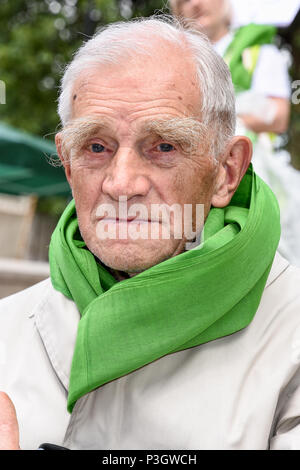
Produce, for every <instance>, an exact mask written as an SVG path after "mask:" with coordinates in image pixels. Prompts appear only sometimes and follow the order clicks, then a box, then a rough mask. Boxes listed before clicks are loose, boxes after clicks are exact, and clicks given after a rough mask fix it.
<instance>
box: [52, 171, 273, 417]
mask: <svg viewBox="0 0 300 470" xmlns="http://www.w3.org/2000/svg"><path fill="white" fill-rule="evenodd" d="M279 237H280V224H279V209H278V205H277V201H276V199H275V196H274V195H273V193H272V192H271V190H270V189H269V187H268V186H267V185H266V184H265V183H264V182H263V181H262V180H261V179H260V178H259V177H258V176H257V175H256V174H255V173H254V172H253V170H252V166H250V167H249V169H248V171H247V173H246V175H245V176H244V178H243V180H242V182H241V184H240V186H239V188H238V190H237V192H236V193H235V195H234V197H233V199H232V201H231V203H230V205H229V206H227V207H225V208H223V209H219V208H212V209H211V210H210V212H209V215H208V217H207V219H206V222H205V227H204V242H203V243H202V244H201V245H200V246H198V247H196V248H194V249H192V250H189V251H186V252H184V253H182V254H180V255H178V256H175V257H173V258H170V259H168V260H166V261H164V262H162V263H160V264H157V265H155V266H153V267H151V268H149V269H147V270H146V271H144V272H142V273H140V274H138V275H136V276H135V277H132V278H129V279H126V280H124V281H121V282H117V281H116V280H115V279H114V278H113V277H112V275H111V274H110V273H109V272H108V271H107V270H106V269H105V268H104V266H102V265H101V264H99V263H97V262H96V260H95V258H94V256H93V255H92V254H91V252H90V251H88V249H87V248H86V245H85V243H84V242H83V240H82V239H81V237H80V234H79V230H78V223H77V218H76V211H75V205H74V202H73V201H72V202H71V203H70V204H69V205H68V207H67V208H66V210H65V212H64V213H63V215H62V217H61V219H60V221H59V223H58V225H57V227H56V229H55V231H54V233H53V235H52V239H51V244H50V254H49V257H50V270H51V280H52V284H53V286H54V288H55V289H56V290H58V291H60V292H62V293H63V294H64V295H65V296H67V297H68V298H70V299H72V300H74V302H75V303H76V305H77V307H78V309H79V311H80V314H81V319H80V321H79V326H78V332H77V339H76V344H75V350H74V355H73V361H72V367H71V374H70V383H69V395H68V410H69V411H70V412H71V411H72V409H73V406H74V404H75V402H76V400H78V399H79V398H80V397H82V396H83V395H85V394H86V393H88V392H90V391H92V390H94V389H96V388H97V387H100V386H101V385H103V384H105V383H107V382H109V381H111V380H114V379H116V378H118V377H122V376H124V375H126V374H129V373H130V372H132V371H134V370H136V369H138V368H140V367H142V366H144V365H146V364H149V363H150V362H152V361H155V360H156V359H159V358H161V357H162V356H165V355H166V354H170V353H174V352H176V351H181V350H184V349H187V348H191V347H193V346H198V345H200V344H202V343H206V342H208V341H212V340H214V339H216V338H221V337H224V336H226V335H230V334H232V333H235V332H236V331H239V330H241V329H242V328H245V327H246V326H247V325H248V324H249V323H250V322H251V320H252V319H253V317H254V315H255V312H256V310H257V308H258V305H259V302H260V299H261V296H262V293H263V290H264V287H265V284H266V280H267V277H268V274H269V271H270V268H271V265H272V261H273V258H274V255H275V251H276V248H277V245H278V242H279Z"/></svg>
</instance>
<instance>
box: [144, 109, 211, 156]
mask: <svg viewBox="0 0 300 470" xmlns="http://www.w3.org/2000/svg"><path fill="white" fill-rule="evenodd" d="M142 131H144V132H145V133H150V134H156V135H158V136H159V137H161V138H162V139H164V140H170V141H171V142H175V143H177V144H179V145H180V146H181V148H182V150H183V151H184V152H186V153H193V152H195V151H196V150H197V148H198V146H199V144H200V143H201V142H202V141H203V139H204V138H205V136H206V135H207V128H206V126H205V125H204V124H203V123H201V122H200V121H199V120H198V119H195V118H192V117H184V118H178V117H176V118H170V119H165V118H164V119H151V120H149V121H146V122H144V123H143V125H142Z"/></svg>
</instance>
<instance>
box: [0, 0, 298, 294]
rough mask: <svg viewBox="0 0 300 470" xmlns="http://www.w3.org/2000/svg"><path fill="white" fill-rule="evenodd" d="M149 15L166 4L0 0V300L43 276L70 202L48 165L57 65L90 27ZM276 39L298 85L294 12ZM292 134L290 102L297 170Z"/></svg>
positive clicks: (155, 0) (59, 173)
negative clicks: (54, 233)
mask: <svg viewBox="0 0 300 470" xmlns="http://www.w3.org/2000/svg"><path fill="white" fill-rule="evenodd" d="M238 2H239V6H241V5H242V4H244V5H245V6H246V5H247V4H249V2H246V1H245V2H244V1H243V0H238ZM269 3H270V2H269ZM276 3H278V2H276ZM284 3H285V2H284V1H283V0H282V4H284ZM155 12H156V13H157V12H163V13H168V12H169V10H168V3H167V2H166V1H162V0H147V1H145V0H63V1H56V0H14V1H11V0H0V226H1V230H0V297H4V296H6V295H8V294H10V293H13V292H15V291H17V290H20V289H21V288H24V287H26V286H29V285H31V284H33V283H35V282H37V281H38V280H40V279H43V278H44V277H46V276H47V275H48V272H49V268H48V263H47V260H48V245H49V240H50V236H51V233H52V231H53V228H54V227H55V225H56V222H57V220H58V218H59V216H60V214H61V213H62V211H63V209H64V207H65V206H66V204H67V202H68V201H69V200H70V197H71V194H70V191H69V188H68V185H67V184H66V182H65V179H64V173H63V170H62V169H61V168H55V167H54V166H51V165H50V164H49V161H51V159H53V157H55V146H54V135H55V133H56V132H57V130H58V129H59V119H58V116H57V112H56V106H57V96H58V87H59V82H60V78H61V75H62V72H63V69H64V66H65V65H66V63H68V62H69V61H70V60H71V58H72V54H73V53H74V52H75V51H76V49H77V48H78V47H79V46H80V45H81V44H82V42H83V41H85V40H86V39H87V38H89V37H90V36H92V35H93V34H94V32H95V31H96V30H97V28H100V27H101V26H103V25H105V24H107V23H110V22H114V21H118V20H127V19H130V18H132V17H137V16H149V15H151V14H153V13H155ZM240 13H243V9H242V8H240ZM276 41H277V45H278V47H280V48H281V49H282V50H284V51H285V52H286V54H287V60H289V63H290V76H291V83H292V82H293V81H295V80H300V15H299V13H298V14H297V15H296V16H295V18H293V19H292V21H291V23H290V24H283V25H282V24H281V25H279V28H278V35H277V39H276ZM298 88H299V89H300V81H299V85H298ZM298 98H299V100H300V92H299V93H298ZM299 100H298V101H299ZM299 135H300V104H297V103H296V102H295V103H294V104H292V110H291V120H290V126H289V130H288V132H287V133H286V134H285V135H283V136H281V137H282V138H281V145H282V147H283V148H285V149H287V150H288V152H289V153H290V155H291V161H292V165H293V166H294V168H296V169H300V139H297V136H299Z"/></svg>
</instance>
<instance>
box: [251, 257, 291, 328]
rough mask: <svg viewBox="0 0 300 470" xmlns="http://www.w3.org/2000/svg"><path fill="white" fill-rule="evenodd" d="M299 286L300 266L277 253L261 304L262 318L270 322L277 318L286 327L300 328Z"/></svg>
mask: <svg viewBox="0 0 300 470" xmlns="http://www.w3.org/2000/svg"><path fill="white" fill-rule="evenodd" d="M299 286H300V268H299V267H296V266H293V265H291V264H290V263H289V262H288V261H287V260H286V259H284V258H283V257H282V256H281V255H280V254H278V253H277V254H276V257H275V259H274V262H273V266H272V269H271V272H270V274H269V277H268V280H267V284H266V287H265V290H264V293H263V296H262V299H261V303H260V306H259V311H260V312H261V313H263V315H258V316H259V317H260V318H261V320H262V321H263V322H267V323H268V322H270V321H273V320H274V321H275V319H276V322H277V321H278V322H280V323H282V324H284V329H286V328H287V329H290V328H293V327H294V328H298V327H299V328H300V288H299ZM276 322H275V323H276Z"/></svg>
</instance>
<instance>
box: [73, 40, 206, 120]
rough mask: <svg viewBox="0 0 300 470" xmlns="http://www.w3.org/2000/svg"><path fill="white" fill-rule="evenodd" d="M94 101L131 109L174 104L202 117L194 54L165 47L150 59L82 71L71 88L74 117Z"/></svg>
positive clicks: (121, 61)
mask: <svg viewBox="0 0 300 470" xmlns="http://www.w3.org/2000/svg"><path fill="white" fill-rule="evenodd" d="M172 46H173V45H172ZM93 100H94V101H95V104H96V103H100V102H101V101H105V100H108V101H110V102H111V103H114V102H117V101H120V102H121V101H122V100H123V101H124V102H126V103H128V106H130V105H131V104H132V106H137V103H139V102H140V103H141V105H142V103H143V102H149V103H150V102H153V104H154V105H155V102H156V101H157V103H159V104H161V103H162V102H164V100H165V101H166V102H167V101H173V102H174V106H179V108H180V107H181V108H182V109H183V110H184V111H183V113H184V114H186V115H187V116H192V115H193V116H195V115H199V113H200V109H201V101H202V100H201V91H200V87H199V82H198V78H197V72H196V66H195V64H194V62H193V59H192V57H191V54H190V53H185V50H184V49H183V48H180V47H176V45H175V46H173V47H171V46H168V47H167V46H165V45H163V44H162V45H161V47H160V48H159V47H157V48H154V49H153V54H151V55H145V56H143V55H137V56H134V57H128V58H123V59H121V60H119V61H118V62H117V63H114V64H109V63H103V64H98V65H94V64H91V65H90V66H89V68H86V69H84V70H82V72H81V74H80V75H79V76H78V78H77V79H76V81H75V83H74V85H73V88H72V94H71V101H72V110H73V112H72V115H78V112H77V111H78V109H79V106H80V107H82V105H83V104H84V103H90V104H91V105H92V101H93Z"/></svg>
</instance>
